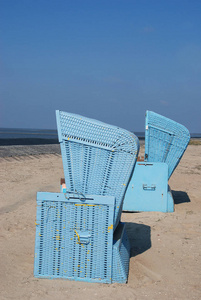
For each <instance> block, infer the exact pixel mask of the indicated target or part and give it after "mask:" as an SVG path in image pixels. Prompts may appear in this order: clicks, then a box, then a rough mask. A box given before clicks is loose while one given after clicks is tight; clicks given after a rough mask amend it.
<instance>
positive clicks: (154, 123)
mask: <svg viewBox="0 0 201 300" xmlns="http://www.w3.org/2000/svg"><path fill="white" fill-rule="evenodd" d="M189 141H190V133H189V131H188V129H187V128H186V127H184V126H183V125H181V124H179V123H177V122H175V121H173V120H171V119H168V118H166V117H163V116H161V115H159V114H156V113H154V112H152V111H147V112H146V118H145V161H148V162H165V163H167V165H168V177H169V178H170V176H171V175H172V173H173V171H174V170H175V168H176V167H177V165H178V163H179V161H180V159H181V157H182V155H183V154H184V152H185V150H186V148H187V146H188V143H189Z"/></svg>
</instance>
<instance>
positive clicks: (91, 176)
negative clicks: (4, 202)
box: [34, 111, 139, 283]
mask: <svg viewBox="0 0 201 300" xmlns="http://www.w3.org/2000/svg"><path fill="white" fill-rule="evenodd" d="M56 116H57V127H58V136H59V142H60V145H61V154H62V160H63V167H64V176H65V184H66V190H65V193H64V192H61V193H38V194H37V221H36V224H37V225H36V243H35V265H34V275H35V276H36V277H46V278H66V279H72V280H83V281H91V282H104V283H111V282H121V283H124V282H126V281H127V276H128V266H129V258H130V253H129V241H128V238H127V235H126V231H125V225H124V224H123V223H121V222H120V217H121V212H122V205H123V199H124V195H125V192H126V188H127V186H128V183H129V180H130V178H131V175H132V172H133V169H134V167H135V162H136V157H137V155H138V151H139V143H138V139H137V137H136V136H135V135H134V134H132V133H130V132H128V131H126V130H123V129H120V128H118V127H115V126H110V125H108V124H105V123H102V122H98V121H96V120H92V119H88V118H84V117H81V116H79V115H74V114H69V113H65V112H61V111H57V112H56Z"/></svg>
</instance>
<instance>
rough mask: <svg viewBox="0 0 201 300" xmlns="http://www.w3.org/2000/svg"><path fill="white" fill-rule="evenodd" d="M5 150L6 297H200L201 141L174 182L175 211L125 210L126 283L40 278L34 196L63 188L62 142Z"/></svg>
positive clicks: (2, 274) (0, 245) (0, 222)
mask: <svg viewBox="0 0 201 300" xmlns="http://www.w3.org/2000/svg"><path fill="white" fill-rule="evenodd" d="M9 147H10V148H9ZM26 147H28V146H26ZM0 148H1V149H0V153H1V158H0V165H1V168H0V174H1V181H0V185H1V201H0V215H1V218H0V228H1V234H0V235H1V236H0V249H1V259H0V285H1V292H0V299H15V300H16V299H22V300H25V299H31V300H36V299H37V300H38V299H43V300H44V299H60V300H62V299H84V300H87V299H116V300H122V299H128V300H131V299H134V300H135V299H142V300H143V299H160V300H161V299H168V300H170V299H201V145H189V146H188V148H187V150H186V152H185V154H184V156H183V158H182V160H181V162H180V164H179V166H178V167H177V169H176V170H175V172H174V174H173V175H172V177H171V179H170V182H169V184H170V186H171V189H172V190H173V196H174V200H175V212H174V213H167V214H164V213H159V212H149V213H147V212H146V213H145V212H143V213H123V214H122V221H124V222H126V224H127V230H128V235H129V239H130V243H131V247H132V249H131V259H130V269H129V277H128V283H127V284H124V285H121V284H111V285H107V284H94V283H93V284H91V283H84V282H75V281H67V280H47V279H37V278H34V276H33V265H34V243H35V217H36V193H37V191H50V192H59V188H60V187H59V183H60V178H61V177H63V167H62V159H61V156H60V150H59V145H39V146H37V147H36V146H35V147H34V146H29V147H28V148H24V146H7V147H6V146H5V147H3V146H2V147H0ZM39 148H40V149H39ZM48 149H49V150H48ZM39 150H40V151H39ZM141 151H143V149H142V150H141Z"/></svg>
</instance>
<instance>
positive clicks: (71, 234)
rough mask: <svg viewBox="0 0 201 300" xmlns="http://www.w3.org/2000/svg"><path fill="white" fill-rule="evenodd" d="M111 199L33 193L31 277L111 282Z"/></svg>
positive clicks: (109, 197)
mask: <svg viewBox="0 0 201 300" xmlns="http://www.w3.org/2000/svg"><path fill="white" fill-rule="evenodd" d="M114 204H115V198H114V197H111V196H96V195H85V197H83V196H81V195H78V194H72V193H66V194H64V193H43V192H39V193H38V194H37V217H36V240H35V260H34V276H35V277H39V278H51V279H53V278H63V279H70V280H79V281H89V282H103V283H111V282H112V249H113V218H114Z"/></svg>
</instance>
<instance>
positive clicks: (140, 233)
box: [125, 222, 151, 257]
mask: <svg viewBox="0 0 201 300" xmlns="http://www.w3.org/2000/svg"><path fill="white" fill-rule="evenodd" d="M125 224H126V231H127V235H128V238H129V241H130V247H131V252H130V257H133V256H137V255H138V254H141V253H143V252H145V251H147V250H148V249H149V248H151V227H150V226H148V225H144V224H136V223H132V222H125Z"/></svg>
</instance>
